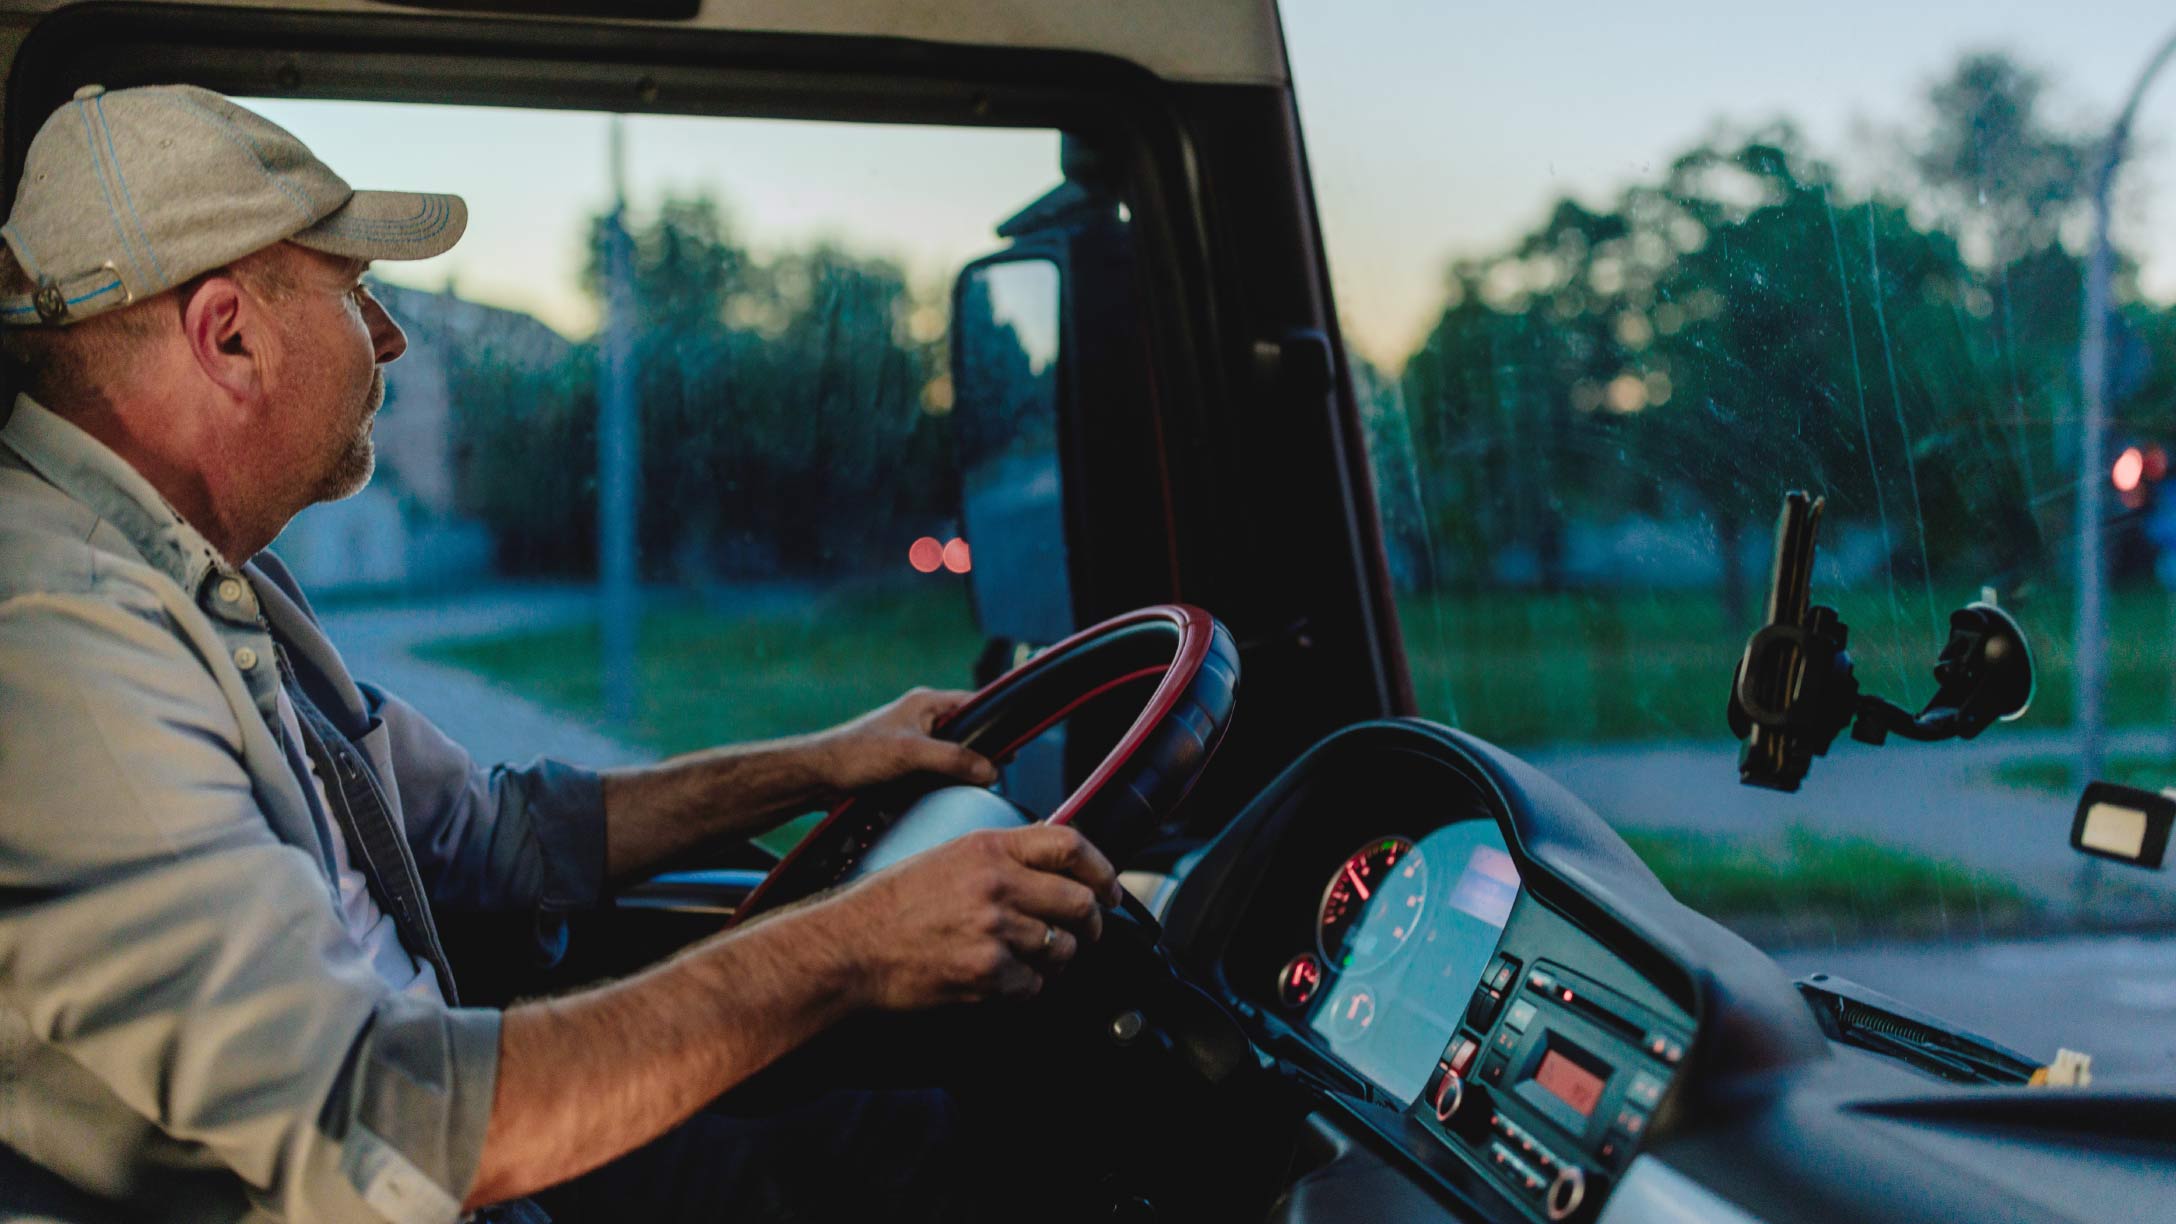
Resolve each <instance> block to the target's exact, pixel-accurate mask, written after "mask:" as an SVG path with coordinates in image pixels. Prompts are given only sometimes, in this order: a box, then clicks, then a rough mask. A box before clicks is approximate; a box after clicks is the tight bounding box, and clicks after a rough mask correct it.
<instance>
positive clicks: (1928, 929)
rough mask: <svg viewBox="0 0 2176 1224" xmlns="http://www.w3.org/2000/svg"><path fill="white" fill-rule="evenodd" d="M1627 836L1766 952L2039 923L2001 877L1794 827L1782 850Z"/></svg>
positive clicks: (1679, 889)
mask: <svg viewBox="0 0 2176 1224" xmlns="http://www.w3.org/2000/svg"><path fill="white" fill-rule="evenodd" d="M1620 832H1622V834H1623V836H1624V839H1625V841H1626V843H1627V844H1629V845H1630V846H1631V847H1632V849H1633V851H1634V852H1635V853H1637V854H1638V855H1639V856H1640V857H1641V858H1642V859H1644V860H1645V861H1646V863H1647V865H1648V866H1649V867H1650V868H1652V869H1653V870H1654V873H1655V874H1656V875H1657V876H1659V877H1661V879H1662V882H1663V884H1664V885H1666V886H1667V887H1668V888H1669V890H1670V891H1671V893H1673V894H1675V895H1676V897H1677V899H1678V900H1680V901H1682V902H1684V903H1685V904H1686V905H1688V906H1691V907H1692V908H1693V909H1696V910H1699V911H1700V912H1701V913H1704V914H1707V915H1708V916H1710V917H1712V918H1715V919H1718V920H1720V921H1723V922H1726V923H1728V924H1730V925H1731V926H1733V927H1735V928H1737V929H1738V930H1739V931H1740V933H1742V934H1746V935H1747V936H1748V937H1749V938H1752V939H1754V941H1755V942H1757V943H1763V944H1774V943H1781V942H1793V941H1795V940H1797V939H1803V938H1808V937H1814V938H1823V939H1826V938H1861V937H1867V936H1873V935H1883V936H1890V935H1928V934H1936V933H1940V932H1941V931H1943V930H1944V929H1946V928H1947V927H1948V926H1949V925H1950V924H1951V923H1952V922H1966V921H1969V922H1971V923H1974V924H1975V925H1976V926H1978V927H1980V928H1993V929H2014V928H2018V927H2021V926H2025V925H2029V924H2030V923H2031V921H2032V920H2033V919H2034V918H2035V916H2036V914H2037V906H2036V904H2035V903H2034V901H2033V900H2032V899H2031V898H2030V897H2028V896H2027V895H2026V894H2025V893H2024V892H2023V891H2022V890H2020V889H2018V888H2017V887H2016V886H2015V885H2013V884H2011V883H2009V882H2008V881H2006V880H2003V879H2001V878H2000V877H1997V876H1992V875H1988V874H1986V873H1984V872H1972V871H1968V870H1967V869H1965V868H1963V867H1961V866H1958V865H1956V864H1953V863H1944V862H1941V861H1939V860H1936V859H1932V858H1928V857H1926V856H1925V855H1921V854H1916V853H1913V852H1911V851H1908V850H1900V849H1898V848H1896V847H1894V846H1889V845H1884V844H1882V843H1880V842H1876V841H1870V840H1867V839H1865V838H1859V837H1839V836H1834V835H1831V834H1827V833H1820V832H1816V831H1814V830H1812V829H1809V828H1807V827H1805V826H1804V825H1794V826H1792V828H1791V829H1790V830H1789V831H1788V832H1787V833H1786V834H1785V836H1784V838H1783V842H1782V845H1781V847H1780V849H1778V848H1774V847H1768V846H1761V845H1749V844H1746V843H1743V842H1738V841H1726V840H1723V839H1721V838H1716V837H1707V836H1702V835H1699V834H1692V833H1658V832H1650V831H1644V830H1620Z"/></svg>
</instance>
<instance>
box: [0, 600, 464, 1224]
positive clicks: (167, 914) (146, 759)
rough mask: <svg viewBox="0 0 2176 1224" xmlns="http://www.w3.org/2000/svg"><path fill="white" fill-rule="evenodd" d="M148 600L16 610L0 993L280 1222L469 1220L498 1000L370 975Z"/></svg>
mask: <svg viewBox="0 0 2176 1224" xmlns="http://www.w3.org/2000/svg"><path fill="white" fill-rule="evenodd" d="M143 602H144V604H145V606H142V607H132V606H129V605H128V603H127V601H126V600H123V601H122V602H121V603H119V604H116V603H115V602H114V601H112V600H109V599H92V598H78V597H72V596H44V595H39V596H25V597H19V598H16V599H13V600H10V601H8V602H6V603H0V1004H4V1005H5V1006H6V1007H8V1008H10V1009H12V1010H14V1011H15V1012H16V1013H17V1014H19V1015H20V1016H22V1017H23V1018H24V1020H25V1022H26V1023H27V1024H28V1025H29V1027H30V1029H31V1031H32V1034H33V1035H34V1036H35V1037H36V1038H37V1039H38V1040H41V1041H44V1042H46V1043H49V1044H50V1045H51V1046H53V1047H55V1048H57V1049H58V1050H60V1051H61V1052H63V1053H65V1054H66V1055H68V1056H69V1057H70V1058H72V1059H73V1060H75V1061H76V1062H77V1063H79V1064H81V1065H82V1066H83V1067H84V1068H86V1069H87V1070H88V1071H89V1072H90V1073H91V1074H92V1075H94V1076H95V1077H97V1079H98V1080H99V1081H101V1082H102V1083H103V1084H104V1086H105V1087H106V1089H107V1090H108V1091H110V1092H111V1094H112V1095H113V1096H114V1097H115V1098H117V1099H118V1100H119V1101H121V1102H123V1103H125V1105H126V1106H128V1107H129V1108H131V1109H133V1110H134V1111H136V1112H137V1113H139V1114H140V1115H142V1116H143V1117H145V1118H147V1119H149V1120H150V1121H152V1122H153V1123H155V1124H156V1125H157V1126H158V1127H159V1128H160V1129H161V1130H163V1131H165V1132H166V1133H167V1134H168V1135H170V1136H172V1137H173V1138H175V1139H177V1140H180V1141H182V1142H184V1143H191V1144H198V1145H201V1146H202V1147H203V1148H204V1149H207V1150H208V1151H210V1152H211V1153H213V1154H214V1155H215V1156H216V1157H217V1159H218V1160H219V1161H220V1162H222V1163H224V1164H225V1165H226V1166H228V1167H230V1168H231V1169H233V1170H234V1172H235V1173H236V1174H237V1175H239V1176H240V1178H241V1179H242V1180H243V1182H244V1183H245V1184H246V1185H247V1187H248V1188H249V1193H250V1195H251V1197H252V1198H253V1199H255V1200H256V1201H257V1202H258V1203H259V1204H260V1205H261V1206H262V1207H263V1208H264V1209H266V1210H268V1211H270V1212H272V1213H273V1214H276V1215H278V1216H280V1217H282V1218H288V1219H326V1220H346V1219H373V1218H381V1217H382V1218H388V1219H393V1220H397V1221H404V1222H406V1221H415V1222H418V1224H421V1222H424V1221H450V1220H454V1219H456V1218H458V1217H459V1215H460V1201H461V1199H462V1197H463V1196H464V1195H465V1194H466V1192H467V1189H468V1187H469V1185H470V1183H471V1182H472V1180H473V1178H474V1175H475V1172H476V1168H477V1163H478V1160H479V1159H480V1157H481V1154H482V1147H483V1136H484V1131H485V1128H486V1125H487V1124H488V1121H489V1118H490V1112H491V1101H492V1091H493V1085H494V1081H495V1077H496V1074H497V1068H498V1030H499V1017H498V1014H497V1013H496V1012H492V1011H485V1010H472V1009H458V1008H448V1007H446V1006H444V1005H443V1004H441V1003H437V1002H435V1001H430V1000H426V999H419V998H416V997H414V996H411V995H402V994H397V993H395V992H394V990H393V989H392V987H391V986H390V985H388V984H387V983H386V982H385V981H384V980H383V979H381V978H379V977H378V976H377V975H376V973H374V972H373V970H372V968H371V966H370V964H369V963H368V962H367V960H366V959H365V957H364V954H363V952H362V950H361V949H360V948H359V947H358V946H357V945H356V944H355V942H354V941H353V940H352V939H351V938H350V937H349V936H348V934H347V932H346V930H345V928H344V927H343V926H342V925H341V923H340V921H339V919H338V917H337V915H336V913H335V911H334V909H333V907H332V904H331V901H330V894H329V892H328V882H327V880H326V878H325V876H324V873H323V872H322V870H321V869H320V868H319V867H318V865H317V864H316V863H315V862H313V861H312V859H311V858H310V856H309V855H308V854H307V853H305V852H304V851H303V850H301V849H299V848H296V847H294V846H290V845H287V844H285V843H282V842H281V841H279V840H278V839H277V838H276V837H275V836H274V835H273V833H272V830H271V828H270V827H269V826H268V825H267V823H266V821H265V819H264V817H263V815H262V811H261V808H260V805H259V800H258V797H257V796H256V795H255V794H254V793H253V790H252V785H251V781H250V778H249V775H248V773H247V771H246V770H245V769H244V767H243V765H242V761H241V757H240V751H241V740H240V728H239V726H238V725H237V724H236V722H235V719H234V716H233V714H232V712H231V707H230V706H229V705H228V704H227V702H226V699H225V698H224V696H223V695H222V692H221V690H220V688H219V686H218V683H217V682H216V681H215V680H214V679H213V677H212V674H211V673H210V672H209V671H208V670H207V668H206V665H205V663H204V661H203V660H201V659H199V658H198V657H196V656H195V655H194V654H193V653H192V652H191V650H190V648H189V647H188V646H187V645H185V644H184V642H183V640H182V639H181V638H180V637H178V636H177V635H176V634H175V633H174V631H173V629H172V628H171V626H170V625H168V624H167V623H165V622H164V621H163V617H164V613H163V612H162V611H161V610H160V609H159V608H158V607H157V605H156V602H155V600H152V599H149V598H147V599H146V600H144V601H143Z"/></svg>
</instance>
